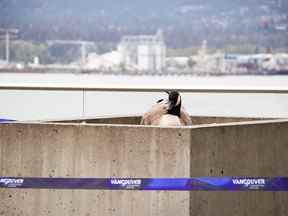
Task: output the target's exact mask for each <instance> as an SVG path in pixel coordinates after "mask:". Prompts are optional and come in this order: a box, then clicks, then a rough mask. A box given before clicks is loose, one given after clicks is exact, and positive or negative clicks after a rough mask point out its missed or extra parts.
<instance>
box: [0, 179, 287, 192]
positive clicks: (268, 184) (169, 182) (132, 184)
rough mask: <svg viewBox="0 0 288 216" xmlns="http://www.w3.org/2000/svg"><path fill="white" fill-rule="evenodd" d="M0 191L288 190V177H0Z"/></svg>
mask: <svg viewBox="0 0 288 216" xmlns="http://www.w3.org/2000/svg"><path fill="white" fill-rule="evenodd" d="M0 188H19V189H21V188H23V189H25V188H30V189H91V190H175V191H193V190H198V191H199V190H204V191H288V177H195V178H21V177H0Z"/></svg>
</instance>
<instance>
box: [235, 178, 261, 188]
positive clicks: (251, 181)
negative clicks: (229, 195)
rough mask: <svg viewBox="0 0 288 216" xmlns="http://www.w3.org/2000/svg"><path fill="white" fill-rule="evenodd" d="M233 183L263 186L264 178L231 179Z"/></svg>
mask: <svg viewBox="0 0 288 216" xmlns="http://www.w3.org/2000/svg"><path fill="white" fill-rule="evenodd" d="M232 182H233V184H234V185H245V186H246V187H249V186H264V185H265V179H263V178H261V179H246V178H243V179H232Z"/></svg>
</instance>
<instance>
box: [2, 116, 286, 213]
mask: <svg viewBox="0 0 288 216" xmlns="http://www.w3.org/2000/svg"><path fill="white" fill-rule="evenodd" d="M287 129H288V121H285V120H270V121H251V122H240V123H226V124H219V125H200V126H192V127H186V128H158V127H149V126H146V127H143V126H137V125H134V126H132V125H116V126H113V125H96V124H85V125H83V124H75V123H74V124H73V123H41V124H40V123H39V124H33V123H7V124H0V176H25V177H29V176H34V177H41V176H45V177H46V176H51V177H112V176H113V177H114V176H117V177H190V176H221V175H223V176H288V166H287V164H288V157H287V155H288V133H287ZM0 201H1V202H0V215H5V216H7V215H8V216H10V215H21V216H22V215H23V216H26V215H27V216H28V215H29V216H39V215H45V216H47V215H69V216H71V215H75V216H76V215H77V216H78V215H85V216H88V215H101V216H106V215H119V216H122V215H123V216H124V215H125V216H127V215H128V216H132V215H141V216H142V215H143V216H144V215H145V216H146V215H165V216H166V215H168V216H170V215H171V216H172V215H173V216H174V215H179V216H188V215H199V216H202V215H203V216H205V215H207V216H208V215H209V216H210V215H221V216H231V215H253V216H268V215H269V216H271V215H277V216H278V215H280V216H282V215H283V216H284V215H285V216H286V215H288V205H287V203H288V194H287V193H284V192H283V193H282V192H163V191H162V192H156V191H84V190H83V191H81V190H13V189H9V190H7V189H0Z"/></svg>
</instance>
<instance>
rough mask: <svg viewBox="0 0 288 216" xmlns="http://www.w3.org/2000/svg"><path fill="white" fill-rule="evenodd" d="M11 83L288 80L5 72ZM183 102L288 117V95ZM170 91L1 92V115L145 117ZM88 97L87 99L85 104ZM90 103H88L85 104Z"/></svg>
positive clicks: (207, 110)
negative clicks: (166, 92)
mask: <svg viewBox="0 0 288 216" xmlns="http://www.w3.org/2000/svg"><path fill="white" fill-rule="evenodd" d="M7 83H11V84H12V83H13V84H16V83H25V84H35V83H37V84H47V83H48V84H51V83H55V84H64V85H71V86H73V85H79V84H81V85H86V84H87V85H93V84H101V85H127V86H129V85H133V86H135V85H139V86H149V85H151V86H159V87H161V86H163V87H164V86H169V87H177V86H182V87H184V86H188V87H203V88H205V87H210V88H211V87H225V88H229V87H241V88H245V87H247V88H249V87H253V88H257V87H259V88H265V87H267V88H281V87H287V86H288V76H222V77H208V76H207V77H193V76H117V75H93V74H29V73H23V74H21V73H12V74H11V73H1V74H0V85H1V84H7ZM182 95H183V104H184V105H185V107H186V109H187V110H188V111H189V113H190V114H191V115H197V116H201V115H202V116H234V117H266V118H276V117H281V118H287V117H288V95H284V94H281V95H276V94H230V93H229V94H228V93H225V94H220V93H214V94H212V93H209V94H206V93H197V94H196V93H185V94H182ZM163 97H166V94H165V93H148V92H147V93H146V92H135V93H132V92H129V93H127V92H86V93H85V94H83V92H64V91H19V90H17V91H16V90H1V91H0V101H1V107H0V117H10V118H13V119H17V120H43V119H67V118H79V117H94V116H102V115H141V114H142V113H143V112H145V111H146V110H147V109H148V108H149V107H150V106H151V105H152V104H153V103H154V102H155V101H156V100H158V99H159V98H163ZM83 99H84V101H83ZM83 102H84V103H83Z"/></svg>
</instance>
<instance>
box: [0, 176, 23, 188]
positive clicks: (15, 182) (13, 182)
mask: <svg viewBox="0 0 288 216" xmlns="http://www.w3.org/2000/svg"><path fill="white" fill-rule="evenodd" d="M23 183H24V179H14V178H1V179H0V184H4V185H5V186H7V187H18V186H21V185H23Z"/></svg>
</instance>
